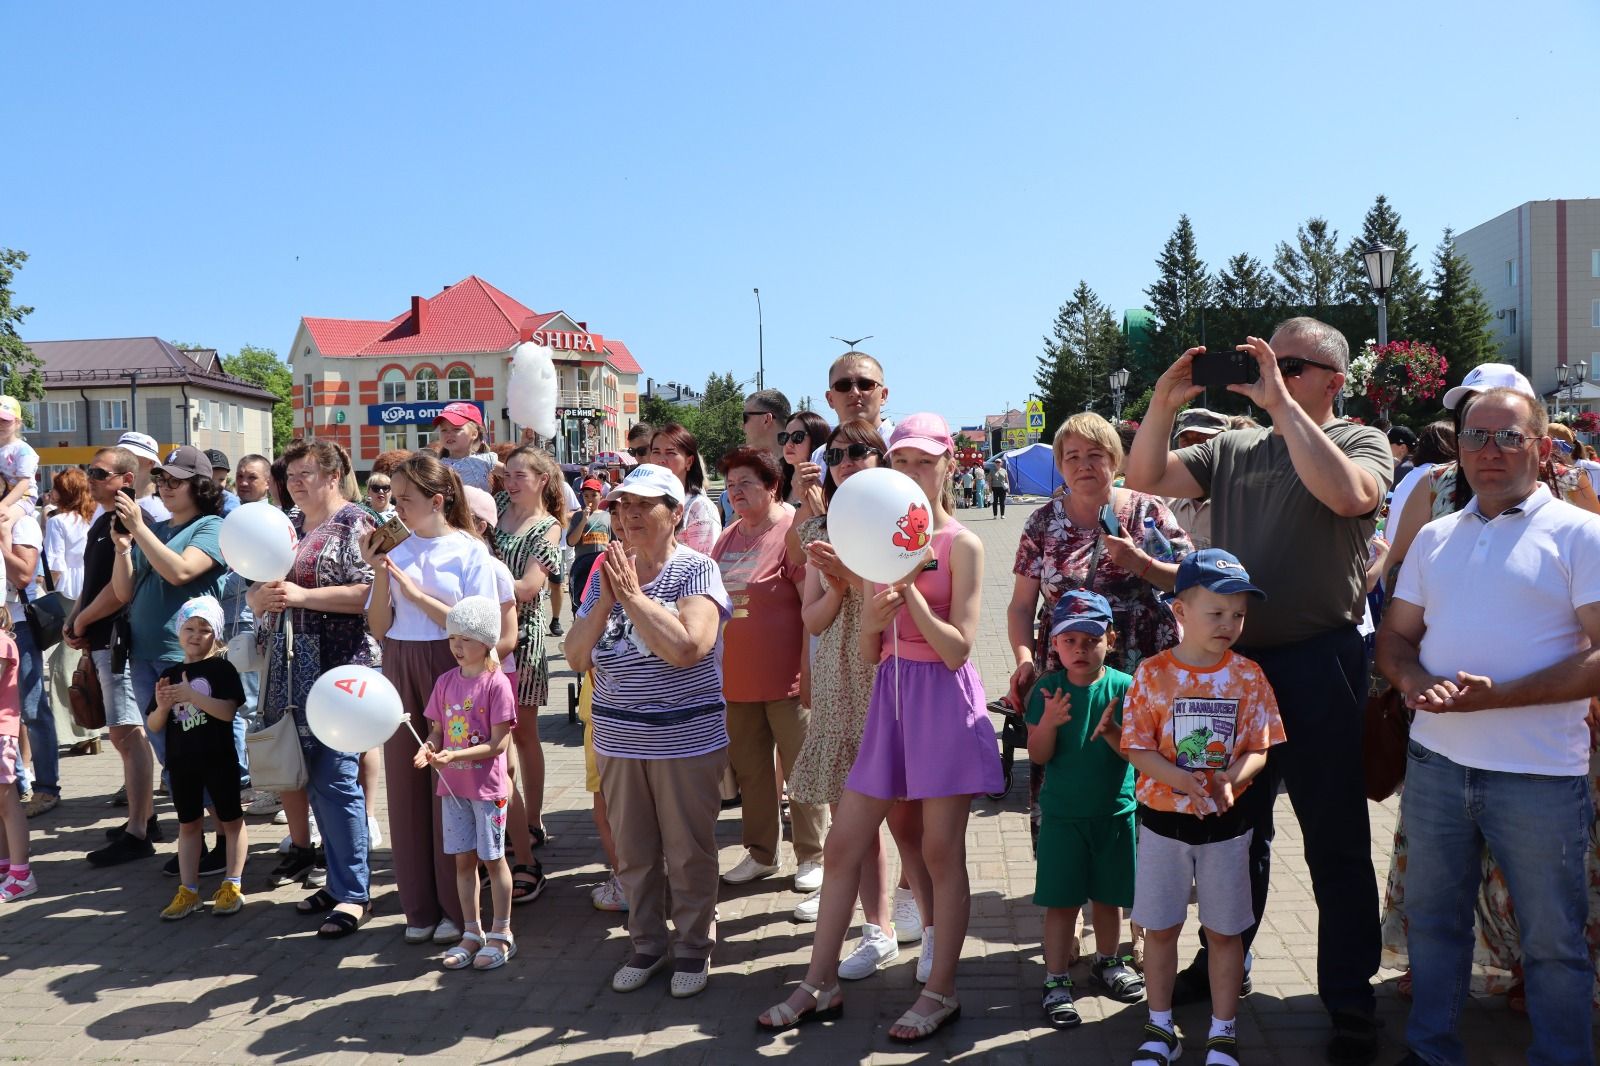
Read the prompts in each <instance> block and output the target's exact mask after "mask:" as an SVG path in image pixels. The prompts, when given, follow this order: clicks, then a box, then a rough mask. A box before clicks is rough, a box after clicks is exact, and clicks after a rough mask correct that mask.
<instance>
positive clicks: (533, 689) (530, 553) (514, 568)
mask: <svg viewBox="0 0 1600 1066" xmlns="http://www.w3.org/2000/svg"><path fill="white" fill-rule="evenodd" d="M494 502H495V505H496V506H497V507H498V508H499V510H500V514H502V515H504V514H505V512H506V508H507V507H508V506H510V504H511V496H510V494H508V493H505V492H502V493H499V494H498V495H496V496H495V498H494ZM554 525H556V520H555V518H554V517H552V516H551V515H545V516H544V517H543V518H541V519H539V520H538V521H537V522H535V523H534V524H533V525H531V526H529V527H528V531H527V532H526V533H521V534H517V533H507V532H505V531H504V530H499V529H497V530H495V531H494V546H495V553H496V554H497V555H499V556H500V561H501V562H503V563H505V564H506V568H507V569H509V570H510V571H511V577H512V579H513V580H520V579H521V578H522V572H523V571H524V570H525V569H527V565H528V560H529V559H530V558H531V559H533V560H534V561H535V562H537V563H538V564H539V565H540V566H542V567H544V570H545V573H547V574H549V575H550V580H551V581H560V580H561V578H562V574H561V546H560V545H559V544H552V543H550V539H549V533H550V528H551V527H552V526H554ZM549 603H550V588H549V586H548V585H546V586H545V589H544V591H542V592H540V593H539V597H538V599H536V600H533V601H532V602H531V603H522V602H520V601H519V602H518V603H517V706H518V707H543V706H544V705H545V704H546V703H548V702H549V701H550V659H549V657H548V656H547V655H546V654H545V648H544V634H545V628H546V627H547V626H548V625H549V621H550V620H549V618H548V614H549Z"/></svg>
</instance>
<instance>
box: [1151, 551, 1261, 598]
mask: <svg viewBox="0 0 1600 1066" xmlns="http://www.w3.org/2000/svg"><path fill="white" fill-rule="evenodd" d="M1196 585H1199V586H1200V587H1202V588H1204V589H1207V590H1209V591H1211V592H1215V593H1217V594H1218V595H1221V596H1231V595H1233V594H1234V593H1235V592H1247V593H1249V594H1250V595H1252V596H1255V597H1256V598H1257V599H1262V600H1264V599H1266V598H1267V594H1266V593H1265V592H1262V591H1261V590H1260V589H1258V588H1256V587H1255V586H1254V585H1252V584H1250V572H1249V571H1248V570H1246V569H1245V568H1244V564H1243V563H1241V562H1240V561H1239V559H1238V557H1237V556H1235V555H1234V554H1233V553H1232V552H1225V551H1223V550H1222V549H1221V548H1203V549H1201V550H1200V551H1197V552H1190V553H1189V554H1188V555H1185V556H1184V557H1183V561H1182V562H1181V563H1179V564H1178V580H1177V583H1176V585H1175V586H1174V587H1173V591H1174V592H1182V591H1183V590H1184V589H1192V588H1194V587H1195V586H1196Z"/></svg>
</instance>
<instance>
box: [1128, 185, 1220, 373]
mask: <svg viewBox="0 0 1600 1066" xmlns="http://www.w3.org/2000/svg"><path fill="white" fill-rule="evenodd" d="M1156 269H1157V271H1158V272H1159V274H1158V276H1157V278H1156V281H1155V284H1153V285H1151V286H1150V287H1149V288H1148V289H1146V290H1145V295H1146V296H1148V297H1149V299H1150V302H1149V303H1147V304H1146V305H1145V307H1146V309H1147V310H1148V311H1149V312H1150V313H1151V314H1152V315H1154V316H1155V320H1156V321H1155V336H1154V343H1153V347H1154V350H1155V352H1156V354H1157V362H1162V361H1163V360H1164V361H1166V362H1170V361H1171V360H1172V359H1175V358H1177V357H1178V355H1179V354H1180V353H1182V352H1183V351H1184V350H1186V349H1188V348H1193V347H1194V346H1195V345H1197V344H1199V343H1201V339H1202V337H1203V335H1204V332H1205V331H1204V326H1203V322H1204V315H1205V309H1206V307H1207V306H1208V305H1209V304H1210V303H1211V293H1212V286H1213V282H1212V280H1211V275H1210V273H1209V272H1208V271H1207V270H1206V265H1205V263H1204V262H1202V261H1201V259H1200V252H1199V249H1198V247H1197V246H1196V242H1195V237H1194V226H1192V225H1191V224H1190V223H1189V216H1188V215H1179V216H1178V226H1177V228H1176V229H1174V230H1173V231H1172V236H1170V237H1168V238H1167V243H1166V244H1164V245H1162V247H1161V255H1160V256H1159V257H1158V258H1157V259H1156Z"/></svg>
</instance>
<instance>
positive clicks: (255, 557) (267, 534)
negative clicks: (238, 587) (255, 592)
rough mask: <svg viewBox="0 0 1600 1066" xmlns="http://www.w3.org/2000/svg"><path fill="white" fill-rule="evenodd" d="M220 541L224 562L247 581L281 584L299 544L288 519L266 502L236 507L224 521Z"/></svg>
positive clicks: (260, 501) (219, 535)
mask: <svg viewBox="0 0 1600 1066" xmlns="http://www.w3.org/2000/svg"><path fill="white" fill-rule="evenodd" d="M218 540H219V542H220V545H221V548H222V559H223V562H225V563H227V564H228V568H229V569H231V570H233V571H234V572H235V573H237V574H239V575H240V576H241V577H243V578H244V579H245V580H246V581H282V580H283V579H284V578H285V577H287V576H288V575H289V570H290V568H292V567H293V566H294V553H295V548H296V546H297V545H298V544H299V538H298V537H296V536H295V532H294V525H293V523H291V522H290V521H289V516H288V515H286V514H284V513H283V512H282V511H280V510H278V508H276V507H274V506H273V505H272V504H270V503H268V502H267V501H266V500H257V501H256V502H255V503H244V504H240V505H239V506H238V507H235V508H234V509H233V513H232V514H230V515H228V517H226V518H224V519H223V520H222V529H221V531H220V533H219V534H218Z"/></svg>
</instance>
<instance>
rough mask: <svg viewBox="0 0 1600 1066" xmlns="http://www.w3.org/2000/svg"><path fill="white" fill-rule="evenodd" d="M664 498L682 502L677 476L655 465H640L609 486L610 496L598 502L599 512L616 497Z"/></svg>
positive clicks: (609, 505)
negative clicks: (624, 494) (624, 495)
mask: <svg viewBox="0 0 1600 1066" xmlns="http://www.w3.org/2000/svg"><path fill="white" fill-rule="evenodd" d="M623 493H627V494H629V495H631V496H665V497H666V498H667V500H668V501H669V502H671V503H682V502H683V482H681V481H679V480H678V475H676V474H674V473H673V472H672V471H670V470H668V469H667V468H666V467H664V466H657V465H656V464H655V463H640V464H639V465H638V466H636V467H634V468H633V469H632V470H630V471H628V476H627V477H625V478H623V479H622V480H621V481H619V482H617V483H616V484H615V485H613V486H611V495H609V496H607V497H606V498H605V499H603V500H601V501H600V508H601V510H609V509H610V508H611V505H612V504H613V503H614V502H616V499H617V497H618V496H621V495H622V494H623Z"/></svg>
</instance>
